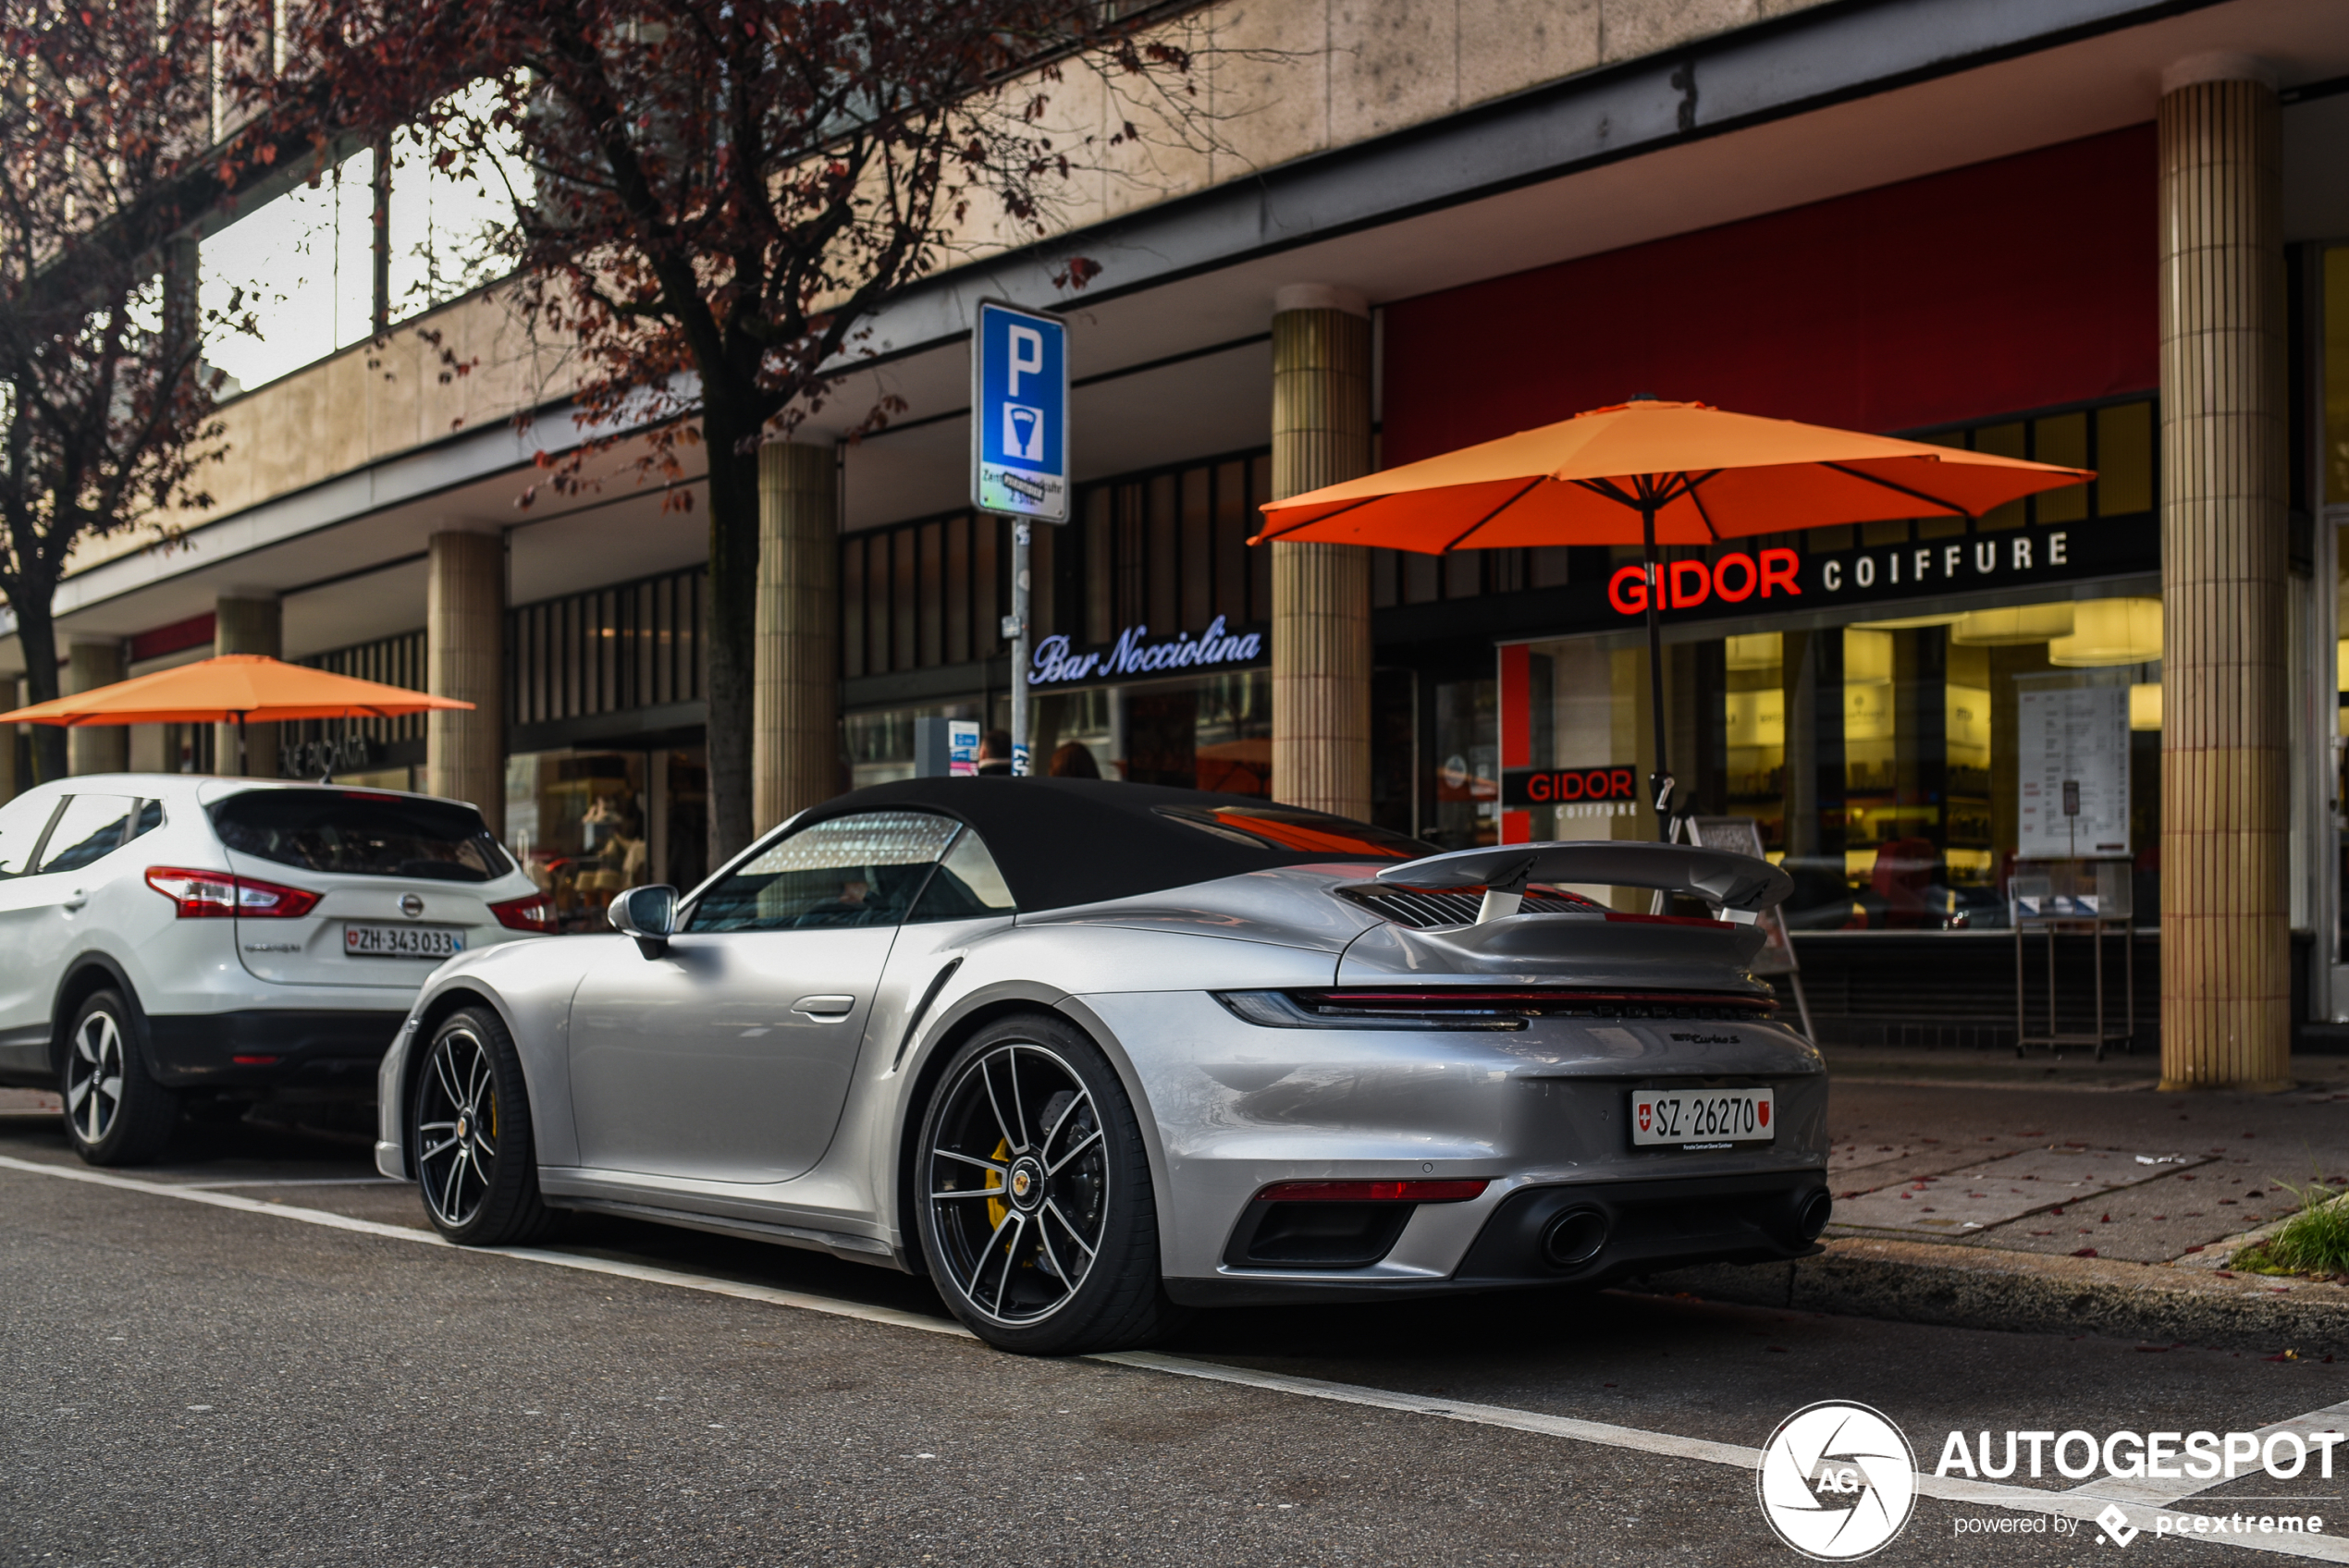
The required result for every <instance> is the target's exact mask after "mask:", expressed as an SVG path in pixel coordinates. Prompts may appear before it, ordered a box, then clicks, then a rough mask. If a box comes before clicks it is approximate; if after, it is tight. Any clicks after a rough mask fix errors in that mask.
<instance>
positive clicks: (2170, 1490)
mask: <svg viewBox="0 0 2349 1568" xmlns="http://www.w3.org/2000/svg"><path fill="white" fill-rule="evenodd" d="M2344 1430H2349V1400H2344V1401H2343V1402H2342V1403H2339V1404H2328V1405H2326V1406H2325V1407H2324V1408H2323V1409H2322V1410H2312V1411H2310V1412H2308V1414H2307V1415H2295V1416H2294V1417H2293V1418H2292V1419H2291V1420H2289V1421H2279V1422H2277V1423H2276V1424H2275V1425H2274V1426H2272V1427H2260V1428H2259V1429H2258V1430H2257V1432H2254V1433H2253V1434H2252V1436H2253V1437H2255V1438H2257V1439H2259V1452H2261V1453H2262V1454H2265V1453H2266V1452H2268V1439H2269V1438H2270V1437H2272V1436H2274V1435H2275V1434H2276V1433H2278V1432H2290V1433H2291V1434H2292V1435H2293V1436H2294V1437H2296V1438H2298V1439H2300V1440H2301V1441H2302V1442H2304V1443H2306V1442H2307V1440H2308V1439H2309V1438H2310V1437H2312V1436H2314V1435H2315V1434H2316V1433H2318V1432H2340V1431H2344ZM2334 1452H2336V1453H2337V1452H2341V1451H2339V1450H2335V1451H2334ZM2250 1473H2252V1474H2257V1466H2255V1467H2254V1468H2253V1470H2252V1472H2250ZM2236 1478H2237V1479H2241V1477H2240V1476H2238V1477H2236ZM2227 1479H2228V1477H2227V1476H2225V1475H2223V1474H2221V1475H2218V1476H2212V1477H2211V1478H2210V1479H2208V1480H2207V1481H2195V1480H2180V1479H2179V1478H2178V1477H2176V1476H2169V1477H2164V1478H2156V1477H2154V1476H2143V1477H2138V1478H2132V1479H2129V1480H2121V1479H2119V1478H2117V1477H2113V1476H2107V1477H2105V1478H2104V1479H2103V1480H2100V1481H2083V1482H2081V1483H2080V1484H2079V1485H2078V1486H2076V1487H2074V1488H2072V1490H2073V1491H2075V1492H2077V1493H2079V1494H2080V1495H2081V1496H2082V1497H2100V1498H2105V1499H2107V1500H2109V1501H2113V1502H2121V1503H2129V1502H2142V1503H2145V1504H2146V1505H2147V1506H2148V1507H2152V1508H2166V1507H2168V1506H2169V1505H2170V1504H2171V1503H2173V1502H2178V1501H2183V1499H2186V1498H2190V1497H2195V1496H2197V1495H2199V1494H2200V1493H2203V1492H2207V1491H2208V1490H2210V1489H2211V1488H2214V1487H2223V1486H2225V1485H2226V1484H2227Z"/></svg>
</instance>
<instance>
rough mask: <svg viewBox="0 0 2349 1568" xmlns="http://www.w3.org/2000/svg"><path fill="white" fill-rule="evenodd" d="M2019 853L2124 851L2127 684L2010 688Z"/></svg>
mask: <svg viewBox="0 0 2349 1568" xmlns="http://www.w3.org/2000/svg"><path fill="white" fill-rule="evenodd" d="M2017 696H2018V699H2019V700H2018V702H2017V704H2016V716H2017V720H2018V725H2017V728H2018V731H2019V733H2018V734H2017V736H2016V741H2017V744H2016V747H2015V752H2016V766H2017V767H2018V768H2019V769H2020V770H2021V785H2022V789H2021V791H2020V793H2021V804H2022V824H2021V830H2020V831H2019V832H2018V834H2017V835H2016V844H2015V853H2016V854H2017V855H2018V856H2019V857H2020V858H2022V859H2023V860H2048V859H2060V860H2084V859H2085V860H2093V859H2098V858H2106V857H2115V858H2122V859H2125V858H2126V857H2127V856H2128V854H2129V688H2127V687H2126V686H2118V685H2115V686H2070V687H2060V688H2057V689H2054V690H2042V691H2031V690H2028V689H2025V690H2023V691H2022V692H2018V693H2017Z"/></svg>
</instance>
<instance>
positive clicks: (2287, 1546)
mask: <svg viewBox="0 0 2349 1568" xmlns="http://www.w3.org/2000/svg"><path fill="white" fill-rule="evenodd" d="M1088 1359H1090V1360H1093V1361H1108V1362H1114V1363H1116V1364H1117V1365H1119V1366H1132V1367H1137V1368H1139V1369H1142V1370H1145V1371H1150V1372H1163V1373H1166V1374H1168V1375H1170V1376H1173V1377H1177V1378H1208V1379H1210V1380H1211V1381H1214V1382H1219V1383H1239V1384H1243V1385H1245V1386H1247V1387H1249V1388H1257V1389H1265V1390H1271V1391H1273V1392H1275V1393H1285V1394H1295V1395H1298V1396H1300V1397H1302V1398H1305V1399H1326V1400H1335V1401H1337V1402H1338V1403H1342V1404H1366V1405H1371V1406H1372V1407H1374V1408H1377V1409H1381V1410H1396V1411H1402V1412H1405V1413H1407V1414H1409V1415H1432V1416H1437V1417H1440V1418H1442V1419H1445V1420H1447V1421H1467V1422H1470V1423H1473V1424H1475V1425H1477V1426H1481V1427H1510V1428H1512V1429H1514V1430H1517V1431H1520V1432H1536V1433H1540V1434H1542V1435H1543V1436H1546V1437H1557V1438H1571V1439H1576V1440H1577V1441H1580V1442H1588V1443H1601V1444H1604V1445H1605V1446H1606V1447H1609V1448H1626V1449H1634V1450H1637V1451H1639V1452H1642V1453H1654V1454H1661V1455H1664V1456H1666V1457H1667V1458H1673V1459H1691V1460H1695V1461H1698V1462H1699V1463H1701V1464H1728V1465H1733V1466H1735V1467H1737V1468H1739V1469H1741V1470H1753V1469H1754V1468H1755V1467H1756V1466H1758V1465H1759V1464H1761V1463H1762V1451H1761V1450H1759V1449H1752V1448H1740V1447H1738V1446H1737V1445H1735V1444H1733V1443H1716V1442H1710V1441H1707V1440H1706V1439H1702V1438H1680V1437H1674V1436H1672V1435H1671V1434H1670V1433H1667V1432H1647V1431H1642V1430H1641V1429H1639V1428H1638V1427H1616V1426H1610V1425H1608V1424H1607V1423H1605V1422H1603V1421H1583V1420H1580V1419H1578V1418H1576V1417H1574V1416H1571V1415H1543V1414H1541V1413H1540V1412H1538V1411H1531V1410H1518V1409H1515V1408H1512V1407H1511V1406H1508V1405H1501V1404H1477V1403H1473V1402H1470V1401H1468V1400H1457V1399H1437V1398H1433V1397H1432V1396H1430V1395H1427V1394H1407V1393H1398V1392H1396V1391H1395V1390H1389V1389H1371V1388H1364V1387H1362V1386H1361V1385H1359V1384H1356V1383H1329V1382H1323V1381H1322V1379H1320V1378H1294V1377H1291V1376H1289V1375H1288V1374H1286V1373H1285V1372H1259V1371H1256V1370H1255V1369H1253V1368H1251V1367H1246V1366H1224V1365H1223V1364H1221V1363H1219V1362H1212V1361H1193V1360H1191V1359H1189V1358H1188V1357H1187V1356H1178V1355H1162V1354H1158V1353H1157V1352H1155V1351H1146V1350H1139V1351H1118V1352H1113V1353H1112V1354H1105V1355H1096V1356H1091V1357H1088ZM2324 1414H2325V1412H2322V1411H2319V1412H2317V1415H2318V1416H2321V1415H2324ZM2301 1419H2302V1420H2311V1419H2315V1417H2313V1416H2303V1417H2301ZM1916 1483H1917V1495H1918V1496H1920V1497H1930V1498H1937V1499H1938V1500H1940V1501H1944V1502H1973V1503H1983V1504H1986V1505H1988V1506H1990V1507H1993V1508H2007V1509H2012V1510H2014V1511H2015V1512H2017V1513H2048V1514H2060V1515H2062V1516H2064V1517H2067V1518H2072V1519H2094V1518H2095V1517H2096V1516H2097V1514H2099V1513H2103V1512H2104V1510H2105V1509H2106V1508H2107V1507H2108V1506H2111V1505H2112V1504H2113V1502H2114V1501H2115V1500H2113V1499H2110V1498H2104V1497H2090V1496H2087V1495H2085V1494H2084V1493H2081V1492H2074V1491H2040V1490H2038V1489H2036V1488H2031V1487H2008V1486H2000V1485H1999V1484H1998V1483H1997V1482H1995V1481H1970V1480H1967V1479H1966V1478H1965V1477H1963V1476H1927V1475H1924V1474H1919V1475H1918V1476H1917V1478H1916ZM2244 1502H2246V1503H2249V1504H2253V1505H2255V1506H2256V1504H2257V1500H2256V1499H2251V1498H2245V1499H2244ZM2120 1507H2121V1512H2122V1513H2125V1514H2127V1515H2128V1516H2129V1523H2130V1524H2132V1525H2135V1526H2136V1527H2137V1528H2138V1529H2140V1530H2143V1531H2146V1533H2147V1534H2151V1533H2152V1530H2153V1525H2154V1519H2155V1516H2156V1515H2157V1514H2162V1513H2167V1514H2168V1515H2169V1516H2170V1517H2171V1519H2172V1520H2173V1521H2174V1520H2176V1519H2178V1518H2180V1517H2182V1515H2181V1514H2180V1513H2178V1512H2177V1511H2176V1510H2174V1509H2164V1508H2158V1507H2151V1506H2146V1505H2143V1504H2139V1505H2132V1504H2130V1503H2128V1502H2126V1501H2122V1502H2121V1503H2120ZM2183 1517H2184V1518H2186V1519H2187V1520H2188V1521H2189V1528H2191V1520H2192V1518H2193V1515H2191V1514H2186V1515H2183ZM2194 1538H2195V1540H2197V1541H2215V1542H2218V1543H2219V1544H2220V1545H2222V1546H2240V1547H2248V1548H2250V1549H2251V1550H2255V1551H2273V1552H2281V1553H2282V1554H2283V1555H2285V1556H2287V1557H2311V1558H2316V1559H2318V1560H2319V1561H2321V1562H2349V1537H2333V1536H2305V1535H2304V1536H2257V1535H2255V1536H2250V1537H2243V1538H2240V1539H2238V1538H2237V1537H2234V1536H2233V1535H2232V1534H2230V1535H2227V1536H2223V1537H2221V1536H2211V1535H2201V1536H2195V1537H2194Z"/></svg>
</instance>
